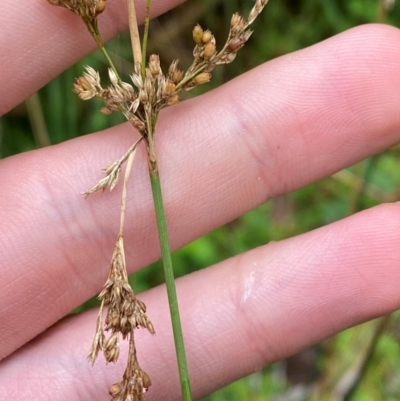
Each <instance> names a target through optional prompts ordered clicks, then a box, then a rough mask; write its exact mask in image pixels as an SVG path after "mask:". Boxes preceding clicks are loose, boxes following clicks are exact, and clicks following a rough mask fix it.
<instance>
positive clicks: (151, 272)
mask: <svg viewBox="0 0 400 401" xmlns="http://www.w3.org/2000/svg"><path fill="white" fill-rule="evenodd" d="M252 5H253V1H250V0H249V1H239V0H220V1H217V0H202V1H200V0H189V1H187V2H186V3H185V4H183V5H182V6H180V7H178V8H177V9H175V10H173V11H171V12H169V13H167V14H166V15H164V16H161V17H160V18H158V19H157V20H154V21H152V23H151V27H150V30H151V31H150V32H151V35H150V42H149V52H150V53H151V52H152V51H156V52H160V53H161V54H160V56H161V59H162V60H167V61H168V62H170V61H172V59H173V58H179V59H180V60H181V62H182V64H184V63H185V60H187V54H188V52H189V54H190V51H191V49H192V47H193V44H192V41H191V30H192V28H193V26H194V24H195V23H197V22H200V23H201V24H202V25H203V26H205V27H209V28H210V29H211V30H212V31H213V33H214V34H215V35H216V38H217V43H218V39H219V38H224V37H225V36H226V31H227V27H228V26H229V20H230V16H231V14H232V13H233V12H235V11H238V10H239V11H241V12H242V11H243V7H246V8H247V11H248V10H249V9H250V7H251V6H252ZM222 19H225V21H226V23H225V24H223V23H221V20H222ZM383 19H385V21H386V22H387V23H391V24H393V25H398V26H399V25H400V4H399V3H397V4H396V6H395V7H394V9H393V10H392V11H391V12H390V14H389V15H383V14H382V13H380V12H379V7H378V1H377V0H317V1H314V2H310V1H306V0H297V1H293V0H281V1H273V0H271V1H270V3H269V4H268V6H267V8H266V10H265V11H264V13H263V14H262V15H261V16H260V18H259V19H258V20H257V21H256V23H255V26H254V29H255V30H256V31H258V34H257V35H256V36H255V39H254V40H252V39H251V40H250V41H249V43H248V44H247V45H246V47H245V49H244V50H243V51H242V52H241V53H239V55H238V59H237V61H235V63H233V64H231V65H228V66H226V68H222V69H221V68H220V69H218V70H216V72H215V75H214V77H215V78H214V79H213V81H212V83H210V84H208V85H205V88H203V87H201V88H198V89H196V91H197V92H196V93H194V92H193V93H192V92H191V93H190V95H192V94H193V95H194V94H199V93H200V91H204V90H210V89H211V88H212V86H218V85H220V84H222V83H223V82H226V81H227V80H229V79H231V78H233V77H235V76H237V75H239V74H240V73H242V72H243V71H246V70H248V69H251V68H252V67H254V66H256V65H258V64H260V63H262V62H265V61H266V60H269V59H272V58H275V57H278V56H280V55H283V54H286V53H288V52H292V51H295V50H298V49H302V48H304V47H306V46H310V45H312V44H314V43H317V42H319V41H321V40H324V39H326V38H328V37H330V36H332V35H335V34H337V33H339V32H341V31H344V30H346V29H348V28H351V27H353V26H356V25H359V24H364V23H369V22H376V21H378V20H381V21H382V20H383ZM100 23H101V19H100ZM178 38H179V39H178ZM128 41H129V39H128V35H127V34H122V35H120V36H119V37H117V38H115V39H114V40H113V42H112V44H109V45H107V47H108V48H109V49H111V52H110V53H111V56H112V57H113V58H114V61H115V64H116V65H117V68H118V70H120V71H123V73H124V74H129V73H130V70H129V68H130V65H131V64H130V60H131V55H130V45H129V44H128V43H129V42H128ZM172 43H174V46H173V45H172ZM176 43H178V45H176ZM160 49H167V50H164V51H165V54H162V52H163V51H162V50H160ZM102 57H103V55H102V54H101V53H100V52H99V51H97V52H95V53H94V54H91V55H89V56H87V58H85V59H84V60H82V61H80V62H79V63H78V64H77V65H74V66H72V67H71V68H70V69H68V70H67V71H65V72H64V73H63V74H61V75H60V76H59V77H57V78H56V79H55V80H54V81H52V82H51V83H49V84H48V85H47V86H45V87H44V88H42V89H41V90H40V91H39V93H38V94H37V95H34V97H33V98H31V99H30V101H29V103H25V104H22V105H20V106H18V107H17V108H15V109H14V110H12V111H10V112H9V113H8V114H7V115H5V116H4V117H2V119H1V120H0V157H7V156H10V155H13V154H16V153H20V152H24V151H28V150H32V149H36V148H38V147H40V146H43V145H46V144H57V143H60V142H63V141H66V140H69V139H72V138H74V137H76V136H81V135H85V134H87V133H91V132H95V131H98V130H102V129H105V128H108V127H110V126H112V125H115V124H119V123H121V122H123V118H122V117H121V116H120V115H119V114H118V113H113V114H112V115H111V116H104V115H102V114H100V113H99V112H98V110H99V108H100V107H101V104H100V102H98V103H96V102H95V101H91V102H82V101H80V100H79V99H78V98H77V96H76V95H75V94H74V93H73V92H72V89H71V87H72V83H73V80H74V78H75V77H77V76H79V75H81V73H82V71H83V66H84V65H90V66H92V67H94V68H95V69H97V70H99V71H100V72H102V73H105V63H104V62H103V58H102ZM35 96H36V97H35ZM34 114H36V115H37V114H39V115H42V116H43V118H44V121H45V129H44V130H43V129H36V128H35V124H34V123H33V121H32V118H31V117H32V115H34ZM399 160H400V147H399V146H397V147H394V148H392V149H389V150H388V151H386V152H384V153H382V154H379V155H377V156H374V157H373V158H371V159H368V160H366V161H364V162H362V163H359V164H358V165H356V166H353V167H351V168H349V169H347V170H345V171H343V172H339V173H338V174H335V175H334V176H333V177H330V178H326V179H323V180H321V181H319V182H317V183H314V184H312V185H309V186H308V187H306V188H303V189H301V190H298V191H296V192H294V193H291V194H289V195H285V196H282V197H279V198H277V199H273V200H271V201H270V202H268V203H266V204H264V205H262V206H260V207H259V208H257V209H256V210H253V211H251V212H249V213H247V214H245V215H244V216H242V217H240V218H239V219H237V220H235V221H232V222H231V223H229V224H227V225H226V226H224V227H221V228H219V229H218V230H215V231H214V232H212V233H210V234H208V235H207V236H205V237H203V238H200V239H198V240H197V241H194V242H193V243H191V244H189V245H187V246H185V247H184V248H182V249H180V250H179V251H177V252H175V253H174V255H173V258H174V264H175V266H176V274H177V276H180V275H184V274H187V273H189V272H191V271H195V270H198V269H201V268H205V267H207V266H209V265H212V264H214V263H217V262H219V261H221V260H224V259H226V258H228V257H230V256H233V255H235V254H238V253H241V252H245V251H246V250H249V249H252V248H254V247H256V246H260V245H262V244H265V243H268V242H269V241H271V240H274V241H276V240H280V239H283V238H288V237H291V236H293V235H296V234H299V233H303V232H307V231H309V230H311V229H314V228H316V227H319V226H323V225H325V224H328V223H330V222H332V221H335V220H338V219H341V218H344V217H346V216H347V215H349V214H351V213H354V212H356V211H358V210H361V209H364V208H368V207H371V206H374V205H377V204H380V203H382V202H385V201H393V200H395V199H398V197H399V188H400V168H399ZM359 180H361V182H362V185H358V184H357V183H359ZM130 196H133V195H132V194H131V195H130ZM266 222H267V224H266ZM249 233H251V235H249ZM162 281H163V274H162V268H161V265H160V264H159V263H155V264H154V265H151V266H149V267H148V268H145V269H143V270H142V271H140V272H139V273H137V274H136V275H135V278H134V288H135V290H136V291H142V290H145V289H147V288H151V287H153V286H155V285H157V284H159V283H161V282H162ZM96 303H97V301H96V300H95V299H92V300H90V301H88V302H87V303H86V304H84V305H82V306H81V307H80V308H79V309H78V310H77V311H82V310H84V309H86V308H88V307H91V306H93V305H95V304H96ZM77 311H76V312H77ZM399 329H400V314H398V313H397V314H394V315H393V316H391V317H390V319H386V320H384V321H382V320H378V321H374V322H370V323H367V324H365V325H362V326H358V327H356V328H354V329H351V330H347V331H345V332H343V333H341V334H340V335H339V336H337V337H335V338H333V339H330V340H328V341H326V342H325V343H324V344H321V345H320V346H317V347H315V348H314V351H315V352H314V361H313V366H312V369H315V371H316V372H317V373H316V374H314V376H313V377H312V379H313V380H315V382H312V383H302V386H303V387H302V388H303V389H307V388H308V387H307V386H310V385H311V384H314V385H315V386H319V387H320V393H319V396H318V398H315V399H316V400H317V399H318V400H328V399H329V400H330V399H331V398H329V396H328V395H329V394H330V393H329V390H327V389H326V388H325V390H321V388H323V387H324V385H327V384H329V385H330V386H334V385H335V383H337V382H338V380H340V378H341V377H342V376H343V374H344V373H345V372H348V370H349V369H351V366H350V365H351V361H349V360H348V357H349V355H350V357H351V358H352V360H353V359H354V358H355V357H356V355H360V354H364V355H368V358H367V359H368V363H367V364H366V366H365V372H364V374H363V376H362V377H361V380H360V382H359V383H357V385H356V387H355V389H354V391H352V392H351V393H349V394H348V395H347V398H345V399H346V400H352V401H380V400H382V401H383V400H384V401H391V400H393V401H394V400H398V399H400V364H399V362H398V361H399V360H400V347H399V333H400V330H399ZM371 350H372V352H370V351H371ZM369 353H370V354H369ZM285 366H286V365H285V363H284V362H280V363H278V364H276V365H273V366H271V367H268V368H266V369H265V370H264V371H262V372H259V373H256V374H254V375H252V376H250V377H248V378H245V379H242V380H240V381H238V382H236V383H233V384H232V385H230V386H228V387H227V388H225V389H222V390H220V391H218V392H216V393H215V394H213V395H211V396H209V397H207V398H206V400H208V401H223V400H231V401H236V400H240V401H246V400H254V401H257V400H260V401H261V400H276V401H278V400H282V401H283V400H298V401H300V400H308V399H310V398H309V396H307V395H306V396H305V395H301V394H300V395H299V396H298V397H297V398H296V396H294V395H293V393H292V395H293V398H290V397H289V394H290V392H291V391H293V388H291V387H290V384H289V383H290V380H291V377H290V376H288V377H287V379H288V380H286V376H285ZM304 369H308V367H304ZM322 373H323V374H322ZM330 388H332V387H330Z"/></svg>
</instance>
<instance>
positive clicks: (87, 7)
mask: <svg viewBox="0 0 400 401" xmlns="http://www.w3.org/2000/svg"><path fill="white" fill-rule="evenodd" d="M47 1H48V2H49V3H50V4H52V5H53V6H61V7H64V8H67V9H68V10H70V11H72V12H74V13H75V14H77V15H79V16H80V17H81V18H82V19H83V20H86V19H87V18H88V19H90V20H91V21H94V20H95V19H96V18H97V16H98V15H99V14H101V13H102V12H103V11H104V10H105V8H106V0H47Z"/></svg>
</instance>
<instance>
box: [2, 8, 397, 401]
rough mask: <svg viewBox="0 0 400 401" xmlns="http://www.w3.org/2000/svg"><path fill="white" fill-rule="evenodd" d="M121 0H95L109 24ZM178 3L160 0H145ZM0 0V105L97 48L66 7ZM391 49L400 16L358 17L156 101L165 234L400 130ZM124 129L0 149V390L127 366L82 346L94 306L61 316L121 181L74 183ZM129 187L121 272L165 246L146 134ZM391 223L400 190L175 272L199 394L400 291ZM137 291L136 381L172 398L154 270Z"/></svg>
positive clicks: (106, 253) (354, 155)
mask: <svg viewBox="0 0 400 401" xmlns="http://www.w3.org/2000/svg"><path fill="white" fill-rule="evenodd" d="M25 3H26V4H25ZM119 3H120V4H119ZM122 3H123V2H122V1H121V2H118V1H115V2H110V4H109V5H108V8H109V9H108V13H107V12H106V13H105V15H104V17H102V20H101V24H102V28H104V36H105V37H106V38H109V37H111V36H113V35H114V34H115V33H116V32H117V31H119V30H122V29H125V28H126V25H125V22H123V21H124V18H125V15H124V8H123V4H122ZM178 3H179V1H168V0H165V1H158V2H155V4H154V7H153V11H154V14H159V13H161V12H163V11H166V10H167V9H169V8H171V7H173V6H175V5H177V4H178ZM143 8H144V5H143V4H140V6H139V12H138V15H139V17H140V18H141V19H142V17H143ZM2 9H3V11H2V13H1V14H0V26H2V27H3V29H1V30H0V48H1V49H2V52H1V55H0V58H1V62H0V65H1V68H2V74H0V91H1V93H2V94H1V96H0V114H3V113H5V112H7V111H8V110H10V109H11V108H12V107H13V106H16V105H17V104H18V103H19V102H21V101H23V100H24V99H26V97H27V96H29V95H30V94H31V93H33V92H34V91H36V90H37V89H38V88H39V87H41V86H42V85H43V84H45V83H46V82H47V81H49V80H50V79H51V78H53V77H54V76H56V75H57V74H59V73H60V72H61V71H62V70H64V69H65V68H67V67H68V66H69V65H70V64H72V63H73V62H75V61H76V60H77V59H79V58H80V57H81V56H82V55H83V54H85V53H87V52H88V51H90V50H92V49H93V44H92V42H91V40H90V38H89V37H88V35H87V34H86V33H85V32H84V27H83V26H82V24H81V22H80V21H79V20H78V19H77V18H76V17H75V16H74V15H72V14H70V13H68V12H67V11H65V10H63V9H61V8H60V9H58V8H54V7H50V6H48V5H47V3H46V2H43V1H41V0H40V1H39V0H37V1H31V2H6V3H5V4H4V5H3V7H2ZM27 16H29V17H27ZM399 65H400V32H399V31H398V30H397V29H395V28H392V27H388V26H379V25H369V26H360V27H357V28H354V29H351V30H349V31H347V32H344V33H342V34H340V35H338V36H336V37H333V38H331V39H329V40H327V41H325V42H322V43H319V44H317V45H315V46H312V47H310V48H307V49H304V50H301V51H299V52H296V53H293V54H289V55H287V56H284V57H281V58H279V59H276V60H273V61H270V62H268V63H266V64H263V65H261V66H259V67H258V68H256V69H254V70H252V71H250V72H249V73H247V74H244V75H242V76H240V77H238V78H237V79H235V80H233V81H231V82H230V83H228V84H226V85H224V86H222V87H220V88H219V89H217V90H214V91H212V92H210V93H208V94H206V95H204V96H201V97H199V98H196V99H194V100H191V101H187V102H183V103H182V104H179V105H177V106H174V107H172V108H170V109H167V110H165V111H164V112H163V113H162V116H161V118H160V125H159V132H158V144H157V146H158V153H159V164H160V170H161V179H162V184H163V188H164V196H165V203H166V212H167V216H168V220H169V231H170V237H171V243H172V246H173V248H177V247H180V246H182V245H183V244H185V243H187V242H188V241H191V240H193V239H195V238H197V237H199V236H201V235H203V234H204V233H206V232H208V231H210V230H211V229H213V228H215V227H218V226H220V225H221V224H223V223H225V222H227V221H230V220H231V219H233V218H235V217H237V216H240V215H241V214H242V213H244V212H245V211H247V210H250V209H252V208H254V207H255V206H256V205H258V204H260V203H262V202H265V201H266V200H267V199H269V198H271V197H274V196H276V195H279V194H283V193H287V192H290V191H293V190H295V189H297V188H300V187H302V186H304V185H307V184H309V183H312V182H313V181H315V180H318V179H320V178H322V177H325V176H328V175H330V174H332V173H334V172H336V171H338V170H340V169H342V168H344V167H346V166H349V165H351V164H353V163H355V162H358V161H360V160H362V159H364V158H366V157H368V156H371V155H373V154H375V153H377V152H380V151H382V150H384V149H386V148H388V147H390V146H391V145H394V144H396V143H398V142H399V141H400V90H399V89H400V74H399V73H398V68H399ZM221 115H223V116H224V118H223V119H221ZM134 139H135V134H134V133H133V132H132V129H131V127H129V126H127V125H126V124H124V125H121V126H119V127H115V128H113V129H110V130H107V131H104V132H99V133H94V134H92V135H88V136H85V137H83V138H78V139H74V140H71V141H68V142H65V143H63V144H60V145H57V146H51V147H49V148H45V149H41V150H37V151H33V152H28V153H24V154H20V155H17V156H14V157H10V158H8V159H4V160H1V161H0V188H2V191H1V197H0V221H1V226H0V254H1V255H2V256H1V259H0V283H2V284H1V286H2V289H1V292H0V305H1V308H0V321H1V322H2V324H1V325H0V338H1V342H0V359H2V361H1V362H0V388H1V389H2V395H3V396H4V399H18V400H21V401H23V400H31V401H36V400H38V401H39V400H40V401H47V400H61V401H62V400H71V399H74V400H80V401H86V400H95V399H107V395H106V394H107V390H108V388H109V386H110V385H111V384H112V383H115V382H117V381H119V380H120V377H121V375H122V372H123V369H124V364H125V358H124V357H123V356H124V351H125V348H124V349H123V350H122V352H121V354H122V357H120V361H119V362H118V363H117V365H116V366H106V364H105V363H104V362H103V361H102V360H100V361H99V362H98V363H96V364H95V366H94V367H93V368H92V367H91V366H90V365H89V364H88V363H87V362H86V361H85V356H86V354H87V352H88V350H89V348H90V345H91V341H92V337H93V334H94V329H95V327H94V325H95V318H96V313H97V311H88V312H86V313H84V314H82V315H79V316H74V317H71V318H66V319H63V317H64V316H65V315H66V314H67V313H68V312H69V311H71V310H72V309H73V308H74V307H76V306H77V305H79V304H81V303H82V302H83V301H85V300H86V299H88V298H89V297H91V296H93V295H94V294H96V293H98V292H99V290H100V289H101V287H102V285H103V283H104V281H105V278H106V274H107V270H108V264H109V260H110V257H111V253H112V250H113V246H114V241H115V235H116V232H117V224H118V213H119V211H118V208H117V207H116V205H117V204H119V199H120V193H119V191H118V189H117V190H116V191H114V192H112V193H106V194H103V195H101V194H95V195H94V196H92V197H91V198H89V200H87V201H84V200H83V199H82V197H81V196H80V195H79V194H80V193H81V192H82V191H83V190H85V189H87V188H89V187H90V186H92V185H93V184H94V183H95V182H96V181H97V179H98V178H99V173H100V170H101V169H102V168H104V167H105V166H106V165H108V164H109V163H110V162H111V161H113V160H116V159H117V158H119V157H120V156H121V155H122V154H123V152H124V151H125V150H126V149H127V147H128V146H129V145H130V144H131V143H132V142H133V140H134ZM119 188H120V187H119ZM128 190H130V193H131V196H130V197H129V202H128V211H129V212H128V213H129V215H128V221H127V226H126V231H125V235H126V247H127V250H128V251H127V259H128V266H129V270H130V272H131V273H132V272H134V271H137V270H138V269H140V268H141V267H142V266H144V265H146V264H148V263H150V262H152V261H154V260H155V259H157V258H158V257H159V249H158V243H157V240H156V238H157V237H156V228H155V222H154V216H153V213H154V212H153V209H152V207H153V206H152V200H151V195H150V187H149V183H148V176H147V172H146V160H145V155H144V152H143V149H142V150H141V151H140V152H139V153H138V155H137V159H136V160H135V166H134V172H133V180H131V183H130V187H129V189H128ZM132 194H134V195H132ZM399 233H400V204H398V203H397V204H387V205H381V206H378V207H375V208H371V209H369V210H366V211H363V212H360V213H357V214H355V215H353V216H351V217H349V218H346V219H343V220H341V221H338V222H336V223H333V224H330V225H328V226H325V227H322V228H320V229H317V230H314V231H311V232H308V233H305V234H302V235H299V236H297V237H294V238H290V239H287V240H285V241H281V242H277V243H270V244H267V245H265V246H262V247H260V248H257V249H254V250H252V251H250V252H247V253H245V254H242V255H239V256H237V257H234V258H231V259H229V260H226V261H224V262H222V263H220V264H218V265H215V266H212V267H210V268H208V269H205V270H203V271H200V272H197V273H195V274H191V275H189V276H186V277H184V278H182V279H180V280H178V283H177V285H178V296H179V300H180V304H181V313H182V321H183V330H184V333H185V340H186V344H187V353H188V361H189V369H190V372H191V376H192V387H193V392H194V395H195V397H196V398H199V397H202V396H204V395H205V394H208V393H210V392H212V391H214V390H216V389H217V388H220V387H221V386H223V385H225V384H227V383H229V382H231V381H233V380H235V379H237V378H239V377H242V376H244V375H247V374H249V373H251V372H254V371H256V370H258V369H261V368H262V367H264V366H266V365H268V364H269V363H271V362H273V361H276V360H279V359H281V358H285V357H287V356H289V355H291V354H293V353H295V352H297V351H299V350H301V349H303V348H305V347H307V346H309V345H311V344H314V343H316V342H318V341H321V340H323V339H325V338H327V337H328V336H330V335H332V334H335V333H337V332H339V331H341V330H344V329H346V328H348V327H350V326H353V325H355V324H358V323H360V322H363V321H366V320H369V319H371V318H374V317H377V316H380V315H383V314H386V313H389V312H391V311H393V310H395V309H397V308H399V307H400V291H399V288H398V283H399V280H400V263H399V262H400V234H399ZM140 298H141V299H142V300H143V301H144V302H145V303H146V304H147V306H148V314H149V316H150V318H151V320H152V322H153V324H154V326H155V328H156V332H157V334H156V335H155V336H154V337H152V336H149V335H147V333H144V332H143V331H142V330H139V331H138V335H137V338H138V340H137V342H138V344H139V347H138V348H139V360H140V362H141V365H142V367H143V369H144V370H145V371H147V372H148V373H149V374H150V375H151V377H152V381H153V386H152V387H151V388H150V392H149V393H148V395H147V399H148V400H178V399H180V395H179V391H180V390H179V383H178V380H177V371H176V367H175V356H174V355H175V354H174V349H173V340H172V333H171V328H170V322H169V317H168V312H167V301H166V294H165V288H164V287H158V288H155V289H153V290H151V291H148V292H146V293H142V294H140ZM50 326H51V327H50Z"/></svg>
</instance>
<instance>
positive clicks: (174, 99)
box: [147, 95, 179, 333]
mask: <svg viewBox="0 0 400 401" xmlns="http://www.w3.org/2000/svg"><path fill="white" fill-rule="evenodd" d="M178 102H179V96H178V95H174V96H171V97H170V98H168V106H172V105H174V104H177V103H178ZM150 325H151V323H150ZM150 325H149V324H147V329H148V330H149V331H150V333H152V332H154V328H152V327H153V325H151V326H150ZM149 327H151V328H149Z"/></svg>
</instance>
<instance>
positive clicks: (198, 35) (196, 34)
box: [193, 24, 203, 45]
mask: <svg viewBox="0 0 400 401" xmlns="http://www.w3.org/2000/svg"><path fill="white" fill-rule="evenodd" d="M202 37H203V28H202V27H201V26H200V25H199V24H197V25H196V26H195V27H194V28H193V40H194V41H195V42H196V44H198V45H201V40H202Z"/></svg>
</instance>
